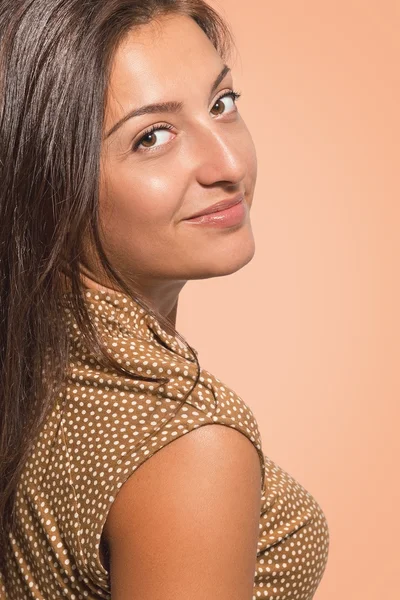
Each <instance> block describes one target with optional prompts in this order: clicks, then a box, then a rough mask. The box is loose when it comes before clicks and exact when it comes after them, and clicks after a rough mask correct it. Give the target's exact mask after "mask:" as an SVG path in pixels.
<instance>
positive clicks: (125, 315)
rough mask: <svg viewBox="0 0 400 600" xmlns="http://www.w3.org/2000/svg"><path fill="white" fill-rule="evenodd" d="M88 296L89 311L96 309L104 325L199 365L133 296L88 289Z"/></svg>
mask: <svg viewBox="0 0 400 600" xmlns="http://www.w3.org/2000/svg"><path fill="white" fill-rule="evenodd" d="M84 296H85V299H86V302H87V304H88V306H89V308H91V309H95V311H96V313H97V315H96V317H97V318H100V319H101V321H102V323H103V325H105V326H110V327H115V325H117V326H118V328H119V329H122V330H124V331H125V332H126V333H128V334H129V333H132V334H133V335H135V334H136V335H139V336H144V337H145V339H152V340H154V341H156V343H158V344H161V345H162V346H164V347H167V348H168V349H169V350H171V351H172V352H173V353H174V354H178V355H179V356H182V357H183V358H185V359H186V360H189V361H190V362H196V361H195V358H194V356H193V353H192V352H191V351H190V350H189V349H188V347H187V346H184V345H183V343H182V342H181V341H180V340H179V339H178V338H177V337H175V336H173V335H171V334H169V333H167V331H165V329H164V328H163V327H162V326H161V324H160V323H159V321H158V320H157V319H156V318H155V317H153V315H151V314H150V313H148V312H147V311H146V310H145V309H144V308H143V307H142V306H141V305H140V304H138V303H137V302H136V301H135V300H133V299H132V298H131V297H130V296H127V295H126V294H124V293H123V292H118V291H116V290H113V291H112V292H111V291H103V290H96V289H93V288H84ZM192 350H193V351H194V352H195V354H196V355H197V354H198V352H197V350H196V349H195V348H192Z"/></svg>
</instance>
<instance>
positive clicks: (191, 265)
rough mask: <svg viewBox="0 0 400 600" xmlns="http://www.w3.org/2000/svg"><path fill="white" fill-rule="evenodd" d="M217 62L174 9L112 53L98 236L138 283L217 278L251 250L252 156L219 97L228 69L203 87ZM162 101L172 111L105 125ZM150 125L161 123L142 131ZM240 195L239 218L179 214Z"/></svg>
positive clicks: (238, 121)
mask: <svg viewBox="0 0 400 600" xmlns="http://www.w3.org/2000/svg"><path fill="white" fill-rule="evenodd" d="M223 67H224V63H223V62H222V60H221V58H220V56H219V54H218V52H217V51H216V50H215V48H214V47H213V45H212V43H211V42H210V40H209V39H208V38H207V36H206V35H205V33H204V32H203V31H202V30H201V29H200V27H199V26H198V25H197V24H196V23H195V22H194V21H193V20H192V19H190V18H188V17H185V16H177V15H173V16H171V15H169V16H167V17H163V18H162V19H161V20H160V22H159V23H155V22H152V23H151V24H149V25H144V26H141V27H140V28H139V29H135V30H134V31H132V33H130V34H129V35H128V36H127V37H126V38H125V40H124V42H123V43H122V44H121V45H120V46H119V48H118V50H117V51H116V54H115V56H114V63H113V69H112V73H111V79H110V85H109V90H108V106H107V110H106V121H105V136H104V142H103V147H102V173H101V186H100V219H101V226H102V229H103V234H102V235H103V238H102V242H103V243H104V245H105V249H106V252H107V254H108V256H109V258H110V259H111V261H112V264H114V265H115V266H117V268H119V269H121V270H122V272H123V274H124V275H126V276H129V274H134V275H135V277H138V278H139V280H140V279H141V278H142V279H143V282H144V283H145V284H146V285H157V282H160V283H161V281H163V282H164V284H165V283H166V280H167V281H169V282H170V283H172V282H173V281H176V282H181V283H182V281H186V280H190V279H204V278H208V277H215V276H221V275H227V274H229V273H232V272H234V271H237V270H238V269H240V268H241V267H243V266H244V265H245V264H247V263H248V262H249V261H250V260H251V258H252V257H253V255H254V251H255V247H254V239H253V234H252V229H251V224H250V219H249V210H250V206H251V204H252V200H253V193H254V187H255V182H256V174H257V161H256V154H255V149H254V145H253V142H252V139H251V136H250V134H249V131H248V130H247V128H246V125H245V123H244V121H243V119H242V118H241V116H240V113H239V112H238V109H237V107H236V105H235V101H234V99H233V98H232V96H228V95H227V94H228V93H229V92H231V91H232V86H233V83H232V75H231V73H229V72H228V73H227V74H226V75H225V77H223V79H222V80H221V81H219V83H218V86H217V87H216V88H215V89H214V90H212V91H211V88H212V85H213V83H214V81H215V80H216V78H217V77H218V75H220V73H221V71H222V69H223ZM221 96H223V99H222V100H220V101H219V103H217V100H218V99H219V98H221ZM169 101H173V102H175V103H178V102H179V103H181V104H182V107H181V109H180V110H179V111H174V112H169V111H168V110H157V112H152V113H144V114H141V115H139V116H132V117H131V118H128V119H126V120H125V122H124V123H122V124H121V125H120V126H119V127H117V128H115V125H116V124H117V123H118V121H120V120H121V119H122V118H123V117H125V116H126V115H128V113H130V112H131V111H133V110H135V109H138V108H140V107H143V106H145V105H149V104H153V103H160V102H169ZM153 125H157V126H158V125H161V126H162V125H164V126H166V127H168V129H162V130H158V131H155V132H153V133H151V134H150V135H149V134H148V135H147V136H145V137H143V136H144V134H145V133H146V130H147V129H148V128H149V127H150V126H153ZM112 129H113V132H112V133H110V134H109V135H107V134H108V133H109V131H110V130H112ZM240 192H242V193H243V194H244V199H245V217H244V219H243V220H242V222H241V223H239V224H236V225H235V226H230V227H215V226H212V225H199V224H194V223H191V222H188V221H186V220H185V219H186V218H188V217H189V216H191V215H193V214H194V213H197V212H199V211H201V210H203V209H205V208H207V207H209V206H210V205H212V204H215V203H216V202H220V201H221V200H225V199H227V198H232V197H233V196H235V195H236V194H238V193H240Z"/></svg>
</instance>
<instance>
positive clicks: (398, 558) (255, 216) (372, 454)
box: [177, 0, 400, 600]
mask: <svg viewBox="0 0 400 600" xmlns="http://www.w3.org/2000/svg"><path fill="white" fill-rule="evenodd" d="M210 3H211V4H212V5H213V6H215V7H216V8H217V10H218V11H219V12H220V13H221V14H222V15H223V16H225V17H226V18H227V19H228V21H229V23H230V24H231V27H232V30H233V32H234V35H235V39H236V43H237V49H238V54H237V57H236V60H235V62H234V64H233V65H231V66H233V75H234V85H235V87H236V88H237V89H239V91H242V93H243V95H242V97H241V99H240V100H239V101H238V106H239V108H240V110H241V112H242V115H243V117H244V119H245V120H246V122H247V124H248V126H249V129H250V131H251V133H252V135H253V139H254V142H255V145H256V147H257V154H258V180H257V187H256V193H255V197H254V202H253V206H252V210H251V217H252V225H253V231H254V235H255V240H256V254H255V256H254V258H253V259H252V261H251V262H250V263H249V264H248V265H246V267H244V268H243V269H241V270H240V271H238V272H236V273H234V274H233V275H230V276H229V277H221V278H217V279H210V280H203V281H194V282H189V283H188V284H187V285H186V286H185V288H184V289H183V291H182V293H181V296H180V300H179V310H178V318H177V328H178V330H179V331H180V332H181V333H183V335H185V337H186V338H187V339H188V341H189V342H190V343H191V344H192V345H193V346H194V347H195V348H196V349H197V350H198V352H199V359H200V363H201V365H202V366H203V367H204V368H206V369H208V370H210V371H211V372H213V373H214V374H215V375H217V377H219V378H220V379H222V381H224V382H225V383H226V384H227V385H229V386H230V387H232V388H233V389H234V390H235V391H236V392H237V393H239V394H240V395H241V396H242V398H243V399H244V400H245V401H246V402H247V403H248V404H249V406H250V407H251V408H252V410H253V412H254V414H255V416H256V418H257V421H258V423H259V427H260V432H261V436H262V440H263V448H264V452H265V454H267V455H268V456H270V457H271V458H272V459H273V460H274V461H275V462H277V463H278V464H279V465H280V466H281V467H283V468H284V469H285V470H286V471H288V472H289V473H290V474H292V475H293V476H294V477H295V478H296V479H297V480H298V481H299V482H300V483H301V484H302V485H303V486H304V487H305V488H306V489H308V491H309V492H310V493H312V494H313V495H314V496H315V498H316V499H317V500H318V502H319V503H320V505H321V506H322V508H323V510H324V512H325V514H326V516H327V519H328V522H329V526H330V536H331V537H330V551H329V558H328V565H327V568H326V571H325V575H324V577H323V579H322V582H321V584H320V587H319V588H318V591H317V593H316V595H315V598H316V600H337V599H338V598H342V599H347V598H348V599H349V600H350V599H351V600H372V599H374V600H378V599H379V600H390V599H394V598H398V577H399V572H400V567H399V564H400V551H399V545H400V526H399V522H400V519H399V515H398V507H399V505H400V485H399V458H400V452H399V450H400V443H399V440H400V435H399V431H398V430H399V426H400V418H399V417H400V411H399V399H400V341H399V340H400V316H399V315H400V285H399V255H400V242H399V239H400V238H399V233H400V204H399V192H400V189H399V188H400V168H399V167H400V161H399V156H400V117H399V114H400V75H399V74H400V35H399V31H400V5H399V3H398V1H397V0H392V1H390V0H380V1H379V2H378V1H377V0H375V1H368V0H366V1H365V0H335V1H334V2H333V1H332V2H321V1H317V0H310V1H308V2H293V1H292V2H287V1H285V0H279V1H278V0H276V1H274V2H269V1H268V0H263V1H261V0H247V1H246V2H242V1H239V0H219V1H218V2H216V1H213V2H210ZM239 103H240V104H239Z"/></svg>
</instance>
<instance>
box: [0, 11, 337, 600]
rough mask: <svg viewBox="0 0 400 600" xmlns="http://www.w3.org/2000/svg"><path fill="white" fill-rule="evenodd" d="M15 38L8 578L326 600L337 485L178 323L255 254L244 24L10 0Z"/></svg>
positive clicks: (7, 22) (198, 594)
mask: <svg viewBox="0 0 400 600" xmlns="http://www.w3.org/2000/svg"><path fill="white" fill-rule="evenodd" d="M0 40H1V42H0V87H1V94H0V118H1V154H0V170H1V188H0V223H1V230H0V232H1V233H0V235H1V237H0V269H1V271H0V275H1V278H0V282H1V285H0V294H1V298H0V311H1V315H0V317H1V318H0V327H1V330H0V342H1V343H0V348H1V350H0V352H1V354H0V356H1V360H0V373H1V380H0V381H1V386H0V390H1V391H0V398H1V405H0V411H1V412H0V414H1V425H0V426H1V430H0V456H1V463H0V536H1V537H0V541H1V552H0V558H1V569H0V574H1V580H0V597H1V598H2V599H3V598H4V599H7V600H23V599H32V598H33V599H37V600H39V599H40V600H56V599H59V598H69V599H71V600H72V599H74V600H78V599H79V600H80V599H82V600H84V599H100V598H103V599H107V598H108V599H109V598H112V600H139V599H140V600H143V599H146V600H158V599H161V598H163V599H165V600H167V599H168V600H170V599H171V600H172V599H173V600H183V599H185V600H187V599H188V598H190V599H191V600H200V599H201V600H206V599H207V600H216V599H218V600H228V599H229V600H231V599H232V598H235V599H237V600H250V599H256V598H261V597H267V598H275V599H277V600H278V599H281V600H286V599H289V598H290V599H292V598H293V599H294V598H296V599H297V600H311V598H312V597H313V596H314V593H315V591H316V589H317V586H318V584H319V582H320V580H321V578H322V575H323V572H324V569H325V566H326V561H327V556H328V545H329V534H328V528H327V523H326V519H325V516H324V514H323V512H322V510H321V508H320V507H319V506H318V504H317V502H316V501H315V500H314V498H313V497H312V496H311V495H310V494H309V493H308V492H307V491H306V490H304V489H303V488H302V487H301V486H300V485H299V484H298V483H297V482H296V481H295V480H294V479H292V477H291V476H290V475H289V474H288V473H286V472H285V471H283V470H282V469H281V468H280V467H278V466H277V465H276V464H274V463H273V462H272V461H271V460H270V459H269V458H268V456H266V455H264V453H263V450H262V444H261V439H260V434H259V430H258V426H257V421H256V419H255V417H254V415H253V413H252V411H251V409H250V408H249V406H248V405H247V404H246V403H245V402H244V401H243V400H242V399H241V398H240V397H239V396H238V395H237V394H235V392H234V391H233V390H231V389H229V387H227V386H226V385H224V384H223V383H222V382H221V381H220V380H219V379H218V378H216V377H215V376H214V375H212V374H211V373H209V372H207V371H205V370H204V369H202V368H201V367H200V365H199V362H198V357H197V352H196V350H195V349H194V348H192V347H191V346H190V345H189V344H187V342H186V340H185V339H184V338H183V337H182V336H181V335H180V334H179V332H177V331H176V329H175V323H176V312H177V303H178V297H179V292H180V291H181V289H182V287H183V286H184V285H185V283H186V282H187V281H189V280H193V279H204V278H208V277H218V276H222V275H227V274H230V273H233V272H235V271H237V270H238V269H240V268H241V267H243V266H244V265H246V264H247V263H248V262H249V261H250V260H251V258H252V257H253V254H254V239H253V235H252V229H251V223H250V216H249V214H250V208H251V205H252V202H253V194H254V188H255V182H256V172H257V163H256V155H255V150H254V146H253V143H252V139H251V137H250V134H249V132H248V130H247V128H246V125H245V123H244V122H243V119H242V118H241V116H240V112H239V111H238V108H237V104H236V101H237V98H238V93H237V92H236V91H235V89H234V87H233V85H234V84H233V79H232V73H231V71H230V68H229V67H228V66H227V61H226V58H227V57H228V55H229V51H230V48H231V47H232V38H231V37H230V33H229V28H228V27H227V25H226V24H225V23H224V22H223V21H222V19H221V18H220V17H219V16H218V14H217V13H216V12H215V11H214V10H213V9H212V8H211V7H210V6H208V5H207V4H205V3H204V2H203V1H202V0H13V2H1V4H0ZM199 213H206V214H205V215H204V214H203V216H201V217H196V215H198V214H199ZM210 213H212V214H210ZM196 318H201V317H200V316H199V315H197V317H196ZM171 442H174V443H171ZM160 450H162V452H160ZM139 467H140V468H139Z"/></svg>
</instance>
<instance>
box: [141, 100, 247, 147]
mask: <svg viewBox="0 0 400 600" xmlns="http://www.w3.org/2000/svg"><path fill="white" fill-rule="evenodd" d="M241 95H242V94H241V92H236V91H235V90H230V91H229V92H224V93H223V94H221V96H219V98H217V99H216V100H215V102H214V104H216V103H217V102H218V101H219V100H222V98H226V97H227V96H228V97H231V98H232V100H233V101H234V102H236V100H238V99H239V98H240V96H241ZM170 129H172V125H169V124H167V123H163V124H159V125H152V126H151V127H149V128H148V129H147V130H146V131H144V133H143V135H142V136H141V138H140V139H139V140H138V141H137V142H135V143H134V144H133V146H132V150H133V152H136V151H137V150H138V148H139V146H140V144H141V143H142V141H143V139H144V138H145V137H146V136H147V135H149V134H150V133H153V131H164V130H170ZM157 147H158V146H157ZM152 150H155V148H144V149H142V150H140V152H151V151H152Z"/></svg>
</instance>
